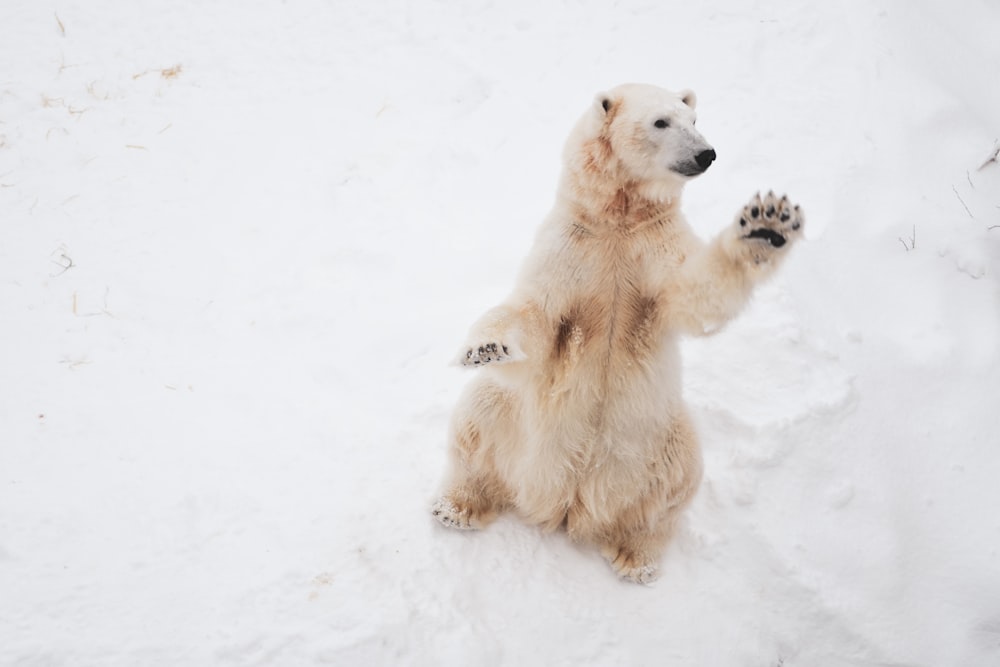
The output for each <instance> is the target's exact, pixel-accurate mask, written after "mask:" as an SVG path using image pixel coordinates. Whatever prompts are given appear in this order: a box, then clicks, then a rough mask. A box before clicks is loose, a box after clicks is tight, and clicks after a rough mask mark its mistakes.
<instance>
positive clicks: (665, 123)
mask: <svg viewBox="0 0 1000 667" xmlns="http://www.w3.org/2000/svg"><path fill="white" fill-rule="evenodd" d="M653 126H654V127H658V128H660V129H661V130H663V129H665V128H668V127H670V121H669V120H667V119H666V118H661V119H659V120H658V121H656V122H655V123H653Z"/></svg>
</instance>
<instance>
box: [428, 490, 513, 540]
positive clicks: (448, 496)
mask: <svg viewBox="0 0 1000 667" xmlns="http://www.w3.org/2000/svg"><path fill="white" fill-rule="evenodd" d="M505 495H506V494H505V492H504V491H503V489H502V487H501V486H500V484H499V483H497V482H496V481H490V480H488V479H486V478H483V477H479V478H470V479H466V480H463V481H462V482H460V483H459V484H457V485H453V486H452V487H451V488H450V489H449V490H448V492H447V493H445V494H444V495H443V496H441V498H439V499H438V501H437V502H436V503H434V506H433V507H432V508H431V514H432V515H433V516H434V518H435V519H437V520H438V521H439V522H441V524H442V525H444V526H447V527H449V528H458V529H460V530H469V529H480V528H485V527H486V526H488V525H489V524H490V523H492V522H493V520H494V519H496V518H497V516H498V515H499V514H500V513H501V512H503V511H504V510H505V509H506V508H507V506H508V503H507V501H506V499H505V498H504V496H505Z"/></svg>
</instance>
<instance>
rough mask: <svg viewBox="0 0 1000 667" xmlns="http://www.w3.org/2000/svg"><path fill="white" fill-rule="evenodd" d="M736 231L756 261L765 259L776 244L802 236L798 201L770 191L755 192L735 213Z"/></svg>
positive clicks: (770, 254) (800, 211)
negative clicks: (737, 214)
mask: <svg viewBox="0 0 1000 667" xmlns="http://www.w3.org/2000/svg"><path fill="white" fill-rule="evenodd" d="M738 224H739V235H740V238H741V239H743V240H744V241H745V242H746V243H747V244H748V249H749V250H750V255H751V257H752V258H753V261H754V262H755V263H757V264H760V263H762V262H766V261H767V260H768V259H770V257H771V256H772V255H773V254H774V253H775V251H776V250H778V249H779V248H782V247H784V246H785V245H786V244H787V243H789V242H791V241H794V240H796V239H798V238H799V237H800V236H802V228H803V226H804V225H805V217H804V216H803V214H802V209H800V208H799V205H798V204H792V202H790V201H789V200H788V197H787V196H786V195H782V196H781V198H780V199H779V198H778V197H777V196H776V195H775V194H774V192H768V193H767V195H765V196H764V197H763V198H761V196H760V193H759V192H758V193H757V194H756V195H754V196H753V199H751V200H750V201H749V203H747V205H746V206H744V207H743V210H742V211H741V212H740V215H739V222H738Z"/></svg>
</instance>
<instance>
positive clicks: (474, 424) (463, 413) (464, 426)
mask: <svg viewBox="0 0 1000 667" xmlns="http://www.w3.org/2000/svg"><path fill="white" fill-rule="evenodd" d="M513 413H514V398H513V396H512V395H511V393H510V392H509V391H505V390H503V389H502V388H500V387H498V386H496V385H493V384H491V383H488V382H484V383H481V384H479V385H474V386H473V387H470V390H469V392H468V393H467V395H466V396H465V397H464V400H463V401H461V403H460V405H459V407H458V409H456V411H455V418H454V421H453V423H452V433H451V475H450V481H449V483H448V486H447V491H446V492H445V493H444V495H443V496H442V497H441V498H440V499H439V500H438V501H437V502H436V503H435V504H434V506H433V508H432V509H431V514H432V515H433V516H434V518H436V519H437V520H438V521H440V522H441V523H442V524H443V525H445V526H448V527H449V528H459V529H469V528H484V527H486V526H487V525H488V524H489V523H491V522H492V521H493V520H494V519H495V518H496V517H497V515H499V514H500V513H501V512H504V511H505V510H507V509H509V508H510V507H511V506H512V505H513V498H512V494H511V493H510V491H509V490H508V488H507V485H506V484H504V482H503V480H502V478H501V475H500V473H499V471H498V470H497V466H496V458H497V456H498V448H504V447H510V446H511V439H512V438H513V437H514V431H515V429H514V423H513Z"/></svg>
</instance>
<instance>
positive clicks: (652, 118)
mask: <svg viewBox="0 0 1000 667" xmlns="http://www.w3.org/2000/svg"><path fill="white" fill-rule="evenodd" d="M696 101H697V99H696V97H695V94H694V93H693V92H692V91H690V90H683V91H681V92H672V91H669V90H665V89H663V88H658V87H656V86H650V85H645V84H634V83H632V84H624V85H621V86H618V87H616V88H613V89H611V90H609V91H607V92H604V93H600V94H599V95H597V97H596V98H595V100H594V104H593V106H592V107H591V108H590V109H589V110H588V111H587V113H586V114H584V117H583V118H581V120H580V122H579V124H578V125H577V128H576V130H575V131H574V133H573V134H572V135H571V137H570V141H569V142H568V144H567V155H566V158H567V160H568V161H569V163H570V165H571V167H572V166H573V164H574V163H575V164H576V167H577V168H578V169H581V170H583V171H585V172H589V173H590V174H592V175H595V176H598V175H599V176H600V177H601V178H602V179H605V180H607V179H610V180H612V181H616V182H618V184H619V185H620V184H621V183H624V182H628V183H632V184H635V185H636V186H637V187H639V188H640V189H641V190H642V191H644V193H646V194H647V195H650V196H653V197H655V198H669V197H673V196H674V195H675V194H676V193H678V192H679V190H680V188H681V187H682V186H683V184H684V182H685V181H687V180H688V179H690V178H692V177H694V176H697V175H699V174H701V173H703V172H704V171H705V170H706V169H708V167H709V165H711V164H712V161H713V160H715V150H713V148H712V147H711V146H710V145H709V143H708V142H707V141H706V140H705V137H703V136H702V135H701V133H699V132H698V130H697V129H695V120H696V115H695V110H694V109H695V103H696ZM588 180H590V179H588ZM609 184H610V183H609Z"/></svg>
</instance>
